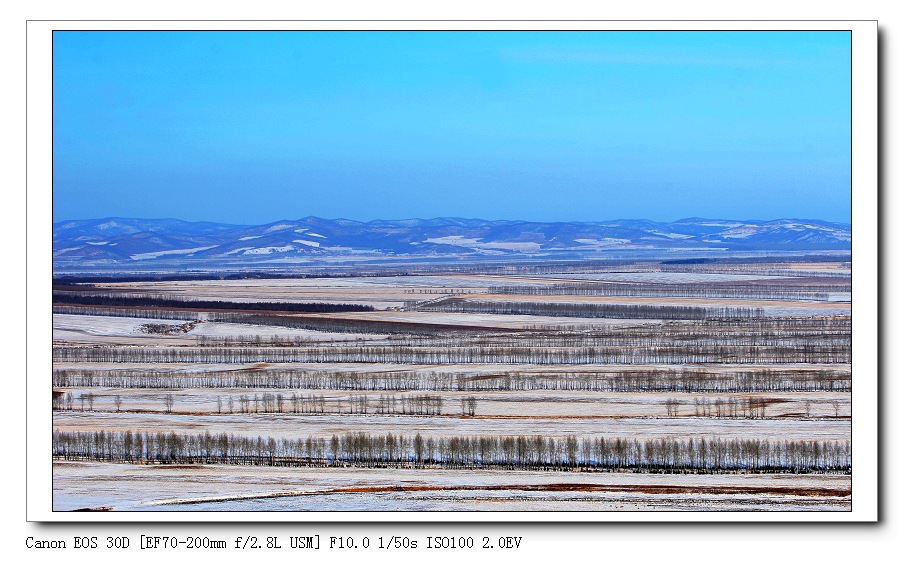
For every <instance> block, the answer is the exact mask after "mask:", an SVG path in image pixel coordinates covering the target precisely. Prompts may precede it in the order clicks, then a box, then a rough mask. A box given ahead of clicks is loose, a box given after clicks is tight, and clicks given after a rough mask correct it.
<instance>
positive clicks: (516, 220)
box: [53, 215, 851, 226]
mask: <svg viewBox="0 0 904 562" xmlns="http://www.w3.org/2000/svg"><path fill="white" fill-rule="evenodd" d="M310 218H314V219H320V220H327V221H339V220H343V221H352V222H360V223H364V224H367V223H371V222H404V221H414V220H417V221H433V220H444V219H449V220H468V221H487V222H527V223H607V222H618V221H650V222H656V223H675V222H682V221H690V220H715V221H738V222H775V221H783V220H800V221H812V222H827V223H833V224H845V225H850V224H851V223H850V221H848V222H844V221H828V220H824V219H818V218H811V217H778V218H765V219H761V218H750V217H746V218H736V217H712V216H709V217H703V216H689V217H682V218H680V219H676V220H653V219H649V218H644V217H617V218H608V219H597V220H550V221H540V220H530V219H518V218H485V217H460V216H451V215H446V216H435V217H404V218H375V219H352V218H348V217H341V216H340V217H322V216H317V215H305V216H301V217H294V218H290V217H283V218H281V219H276V220H269V221H266V222H230V221H223V220H191V219H182V218H179V217H172V216H167V217H125V216H103V217H89V218H65V219H58V220H54V221H53V224H55V225H56V224H59V223H64V222H78V221H101V220H146V221H155V220H175V221H182V222H189V223H192V222H207V223H217V224H228V225H235V226H261V225H266V224H271V223H278V222H284V221H285V222H291V221H300V220H305V219H310Z"/></svg>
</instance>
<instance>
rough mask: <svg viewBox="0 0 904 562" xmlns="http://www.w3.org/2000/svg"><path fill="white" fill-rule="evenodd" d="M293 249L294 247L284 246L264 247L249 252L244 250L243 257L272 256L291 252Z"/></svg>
mask: <svg viewBox="0 0 904 562" xmlns="http://www.w3.org/2000/svg"><path fill="white" fill-rule="evenodd" d="M294 249H295V246H293V245H291V244H288V245H286V246H265V247H263V248H253V249H251V250H245V252H243V255H246V256H250V255H259V254H272V253H279V252H291V251H292V250H294Z"/></svg>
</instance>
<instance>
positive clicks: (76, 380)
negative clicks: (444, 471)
mask: <svg viewBox="0 0 904 562" xmlns="http://www.w3.org/2000/svg"><path fill="white" fill-rule="evenodd" d="M52 381H53V386H54V387H58V388H66V387H82V388H96V387H105V388H149V389H181V388H185V389H191V388H247V389H287V390H358V391H472V392H488V391H489V392H492V391H513V390H514V391H533V390H555V391H561V390H579V391H598V392H688V393H691V392H814V391H821V392H826V391H828V392H850V391H851V373H850V372H849V371H846V370H832V369H793V368H787V369H756V370H724V371H723V370H706V369H666V368H656V369H631V370H617V371H607V372H593V371H590V372H586V371H585V372H559V371H556V372H537V373H534V372H505V371H503V372H494V373H480V374H475V373H473V372H467V371H462V372H448V371H423V370H420V371H415V370H396V369H393V370H389V371H383V372H381V371H379V370H369V371H366V372H357V371H342V370H335V369H316V368H310V367H304V368H273V367H270V368H267V369H235V370H219V369H217V370H211V371H196V370H191V371H182V370H162V369H147V368H141V369H129V368H119V367H117V368H116V369H96V368H77V369H76V368H56V369H54V370H53V374H52Z"/></svg>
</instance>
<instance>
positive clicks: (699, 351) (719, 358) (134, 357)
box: [53, 341, 851, 365]
mask: <svg viewBox="0 0 904 562" xmlns="http://www.w3.org/2000/svg"><path fill="white" fill-rule="evenodd" d="M53 361H54V362H55V363H64V362H79V363H209V364H210V363H410V364H438V365H439V364H443V365H446V364H455V363H462V364H475V363H502V364H539V365H592V364H624V365H634V364H643V363H646V364H675V363H737V364H777V363H836V364H837V363H840V364H846V363H850V362H851V345H850V342H844V343H838V344H831V345H819V344H818V343H813V342H797V341H792V342H789V343H787V344H783V345H775V346H770V347H761V346H748V345H713V344H706V343H701V344H697V345H688V344H687V343H684V342H673V343H670V344H666V345H660V346H640V347H633V348H625V347H621V346H613V347H580V348H549V347H499V348H492V347H470V346H468V347H448V346H446V347H405V346H386V345H370V346H367V345H363V346H362V345H354V346H322V347H308V348H209V347H204V348H198V347H194V348H191V347H170V348H161V347H124V346H123V347H120V346H90V347H88V346H79V347H76V346H68V345H67V346H54V348H53Z"/></svg>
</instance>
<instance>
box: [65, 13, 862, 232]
mask: <svg viewBox="0 0 904 562" xmlns="http://www.w3.org/2000/svg"><path fill="white" fill-rule="evenodd" d="M850 64H851V61H850V36H849V34H848V33H846V32H545V33H540V32H523V31H520V32H443V33H439V32H56V33H55V34H54V64H53V70H54V78H53V82H54V92H53V103H54V108H53V109H54V113H53V125H54V140H53V151H54V154H53V162H54V164H53V166H54V180H53V195H54V211H53V215H54V221H58V220H66V219H83V218H102V217H108V216H120V217H142V218H164V217H171V218H179V219H184V220H210V221H220V222H232V223H243V224H257V223H265V222H270V221H275V220H279V219H291V218H300V217H304V216H308V215H316V216H321V217H326V218H339V217H343V218H349V219H356V220H371V219H378V218H384V219H400V218H411V217H419V218H430V217H437V216H460V217H476V218H486V219H526V220H543V221H560V220H586V221H595V220H607V219H615V218H647V219H652V220H676V219H680V218H684V217H690V216H703V217H714V218H737V219H773V218H811V219H814V218H815V219H823V220H829V221H837V222H850V210H851V208H850V180H851V166H850V133H851V131H850Z"/></svg>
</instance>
